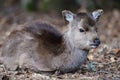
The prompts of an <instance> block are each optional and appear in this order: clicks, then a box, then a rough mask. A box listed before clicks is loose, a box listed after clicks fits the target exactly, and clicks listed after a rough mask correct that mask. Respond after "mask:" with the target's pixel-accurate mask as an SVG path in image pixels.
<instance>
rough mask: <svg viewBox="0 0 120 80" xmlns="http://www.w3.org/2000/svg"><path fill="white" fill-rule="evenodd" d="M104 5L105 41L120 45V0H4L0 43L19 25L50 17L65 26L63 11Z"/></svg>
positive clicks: (102, 32)
mask: <svg viewBox="0 0 120 80" xmlns="http://www.w3.org/2000/svg"><path fill="white" fill-rule="evenodd" d="M64 9H67V10H71V11H73V12H80V11H83V12H84V11H93V10H96V9H103V10H104V15H103V16H102V17H101V19H100V21H99V22H98V32H99V34H100V37H101V40H102V42H103V43H106V44H108V45H110V46H111V45H112V47H117V48H120V39H119V38H120V20H119V19H120V0H0V36H1V37H0V44H2V42H3V41H4V39H5V38H6V36H7V35H9V33H10V32H11V30H12V29H14V27H17V26H16V25H22V24H24V23H29V22H33V21H35V20H38V21H45V22H46V21H47V22H49V23H51V24H54V25H56V26H58V28H59V29H60V30H63V29H64V27H65V26H64V24H65V23H64V20H63V19H62V16H61V11H62V10H64ZM109 43H111V44H109Z"/></svg>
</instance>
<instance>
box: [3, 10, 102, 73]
mask: <svg viewBox="0 0 120 80" xmlns="http://www.w3.org/2000/svg"><path fill="white" fill-rule="evenodd" d="M102 12H103V11H102V10H96V11H93V12H92V13H78V14H74V13H72V12H71V11H67V10H64V11H63V12H62V14H63V16H64V19H65V20H66V21H67V22H69V23H68V25H67V27H68V29H67V31H66V32H65V33H64V34H63V35H62V34H61V33H60V32H59V31H58V30H57V29H55V28H54V27H53V26H51V25H49V24H46V23H40V22H36V23H33V24H27V25H24V28H22V29H20V30H14V31H13V32H12V33H11V34H10V35H9V36H8V38H7V39H6V40H5V42H4V45H3V48H2V55H1V58H2V62H3V63H4V65H5V66H6V68H7V69H9V70H16V69H17V68H18V67H19V68H21V69H25V68H29V69H31V70H34V71H37V72H38V71H39V72H40V71H47V72H49V71H57V70H58V71H60V72H61V73H67V72H73V71H76V70H77V69H79V67H80V65H81V64H82V63H84V62H85V60H86V58H87V54H88V51H89V50H90V49H92V48H96V47H98V46H99V44H100V40H99V36H98V35H97V32H96V22H97V21H98V19H99V17H100V16H101V14H102Z"/></svg>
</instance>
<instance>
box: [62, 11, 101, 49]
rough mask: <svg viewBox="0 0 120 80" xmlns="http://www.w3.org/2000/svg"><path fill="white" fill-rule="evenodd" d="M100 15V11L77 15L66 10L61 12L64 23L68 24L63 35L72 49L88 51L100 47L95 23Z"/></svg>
mask: <svg viewBox="0 0 120 80" xmlns="http://www.w3.org/2000/svg"><path fill="white" fill-rule="evenodd" d="M102 13H103V10H101V9H99V10H96V11H93V12H90V13H83V12H80V13H77V14H74V13H72V12H71V11H68V10H64V11H62V14H63V17H64V19H65V21H67V22H68V30H67V31H66V33H65V35H66V37H67V40H68V41H69V43H70V45H71V46H72V47H75V48H79V49H85V50H89V49H91V48H96V47H98V46H99V45H100V39H99V36H98V34H97V27H96V23H97V22H98V20H99V18H100V16H101V15H102Z"/></svg>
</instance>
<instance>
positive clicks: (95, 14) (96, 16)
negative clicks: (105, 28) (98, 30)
mask: <svg viewBox="0 0 120 80" xmlns="http://www.w3.org/2000/svg"><path fill="white" fill-rule="evenodd" d="M102 14H103V10H102V9H98V10H96V11H93V12H92V17H93V19H94V20H95V21H98V20H99V18H100V16H101V15H102Z"/></svg>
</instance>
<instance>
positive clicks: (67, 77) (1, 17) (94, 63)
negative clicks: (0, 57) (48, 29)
mask: <svg viewBox="0 0 120 80" xmlns="http://www.w3.org/2000/svg"><path fill="white" fill-rule="evenodd" d="M119 19H120V11H119V10H111V11H105V12H104V15H103V16H102V17H101V19H100V21H99V22H98V24H97V25H98V32H99V35H100V39H101V41H102V44H101V45H100V47H99V48H97V49H94V50H91V51H90V52H89V55H88V61H87V62H86V63H84V64H83V65H82V66H81V67H80V69H79V70H78V71H77V72H75V73H67V74H63V75H59V76H56V75H45V74H39V73H34V72H32V71H29V70H27V71H23V72H19V71H8V70H6V69H5V67H4V65H3V64H2V63H1V64H0V80H120V20H119ZM36 20H37V21H45V22H46V21H47V22H49V23H51V24H54V25H56V26H57V28H58V29H59V30H60V31H62V32H63V30H64V27H65V26H64V21H63V19H62V18H61V17H60V16H59V15H57V14H56V13H49V14H48V13H46V14H42V13H27V12H23V11H17V10H16V9H13V8H10V9H5V10H4V11H1V12H0V53H1V47H2V43H3V42H4V40H5V38H6V37H7V36H8V35H9V34H10V32H11V31H12V30H13V29H14V28H15V27H18V26H17V25H23V24H24V23H30V22H33V21H36Z"/></svg>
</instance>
